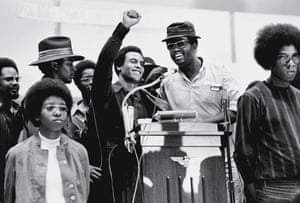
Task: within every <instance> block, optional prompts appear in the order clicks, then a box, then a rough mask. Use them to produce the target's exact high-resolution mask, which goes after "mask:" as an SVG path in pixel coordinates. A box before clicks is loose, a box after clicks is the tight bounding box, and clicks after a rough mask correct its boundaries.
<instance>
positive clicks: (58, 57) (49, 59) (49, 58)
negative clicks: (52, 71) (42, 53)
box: [29, 54, 84, 66]
mask: <svg viewBox="0 0 300 203" xmlns="http://www.w3.org/2000/svg"><path fill="white" fill-rule="evenodd" d="M63 58H67V59H69V60H71V61H80V60H83V59H84V57H83V56H80V55H74V54H65V55H63V54H62V55H59V56H51V57H48V58H44V59H42V60H40V59H39V60H37V61H34V62H32V63H31V64H29V65H30V66H36V65H39V64H42V63H47V62H50V61H55V60H59V59H63Z"/></svg>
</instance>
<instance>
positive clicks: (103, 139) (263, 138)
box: [0, 10, 300, 203]
mask: <svg viewBox="0 0 300 203" xmlns="http://www.w3.org/2000/svg"><path fill="white" fill-rule="evenodd" d="M140 20H141V14H140V13H138V12H137V11H135V10H128V11H124V13H123V18H122V20H121V22H120V23H119V24H118V25H116V27H115V29H114V30H113V32H112V34H111V36H110V37H109V38H108V39H107V41H106V42H105V44H104V46H103V47H102V48H101V49H100V50H99V55H98V58H97V61H95V62H94V61H92V60H89V59H85V57H84V56H81V55H77V54H74V53H73V50H72V45H71V40H70V38H69V37H67V36H51V37H47V38H45V39H43V40H41V41H40V43H39V45H38V51H39V57H38V60H36V61H34V62H32V63H31V64H30V65H32V66H38V68H39V70H40V71H41V72H42V73H43V77H42V78H41V79H40V80H38V81H36V82H35V83H34V84H33V85H32V86H31V87H30V88H29V90H28V91H27V93H26V94H25V96H24V98H23V99H22V101H21V102H20V103H17V102H16V99H18V97H19V79H20V75H19V69H18V67H17V65H16V62H15V61H14V60H13V59H10V58H7V57H0V146H1V147H0V183H1V184H0V203H4V202H5V203H24V202H42V203H45V202H47V203H54V202H55V203H67V202H78V203H84V202H88V203H95V202H105V203H129V202H136V203H141V202H143V183H142V179H141V178H138V177H139V175H141V173H142V171H141V170H140V166H139V164H140V161H139V160H140V158H141V155H142V148H141V143H140V142H141V141H140V137H139V136H138V122H137V121H138V119H141V118H152V117H153V115H154V113H155V112H156V111H158V110H161V111H164V110H193V111H196V112H197V121H199V122H209V123H224V122H228V121H229V122H230V123H235V125H236V131H234V135H233V137H234V139H233V143H231V145H232V147H233V149H232V154H231V155H232V160H233V161H232V165H230V166H231V167H232V170H233V171H234V173H233V174H234V175H233V176H234V177H233V179H234V180H233V181H234V185H235V193H234V194H235V200H234V201H235V202H240V203H245V202H247V203H249V202H275V203H276V202H278V203H279V202H297V199H299V197H298V196H299V195H300V125H299V123H300V107H299V105H298V103H299V102H300V90H298V88H300V85H299V84H300V77H299V75H300V55H299V54H300V30H299V29H298V28H297V27H295V26H293V25H291V24H271V25H266V26H265V27H263V28H262V29H261V30H260V31H259V32H258V35H257V38H256V41H255V47H254V57H255V60H256V62H257V63H258V64H259V65H260V66H261V67H262V68H263V69H265V70H268V71H270V76H269V77H268V78H266V79H265V80H264V81H254V82H253V83H251V84H249V85H248V87H247V88H246V90H245V91H244V92H241V91H239V90H238V89H237V86H236V81H235V79H234V78H233V77H232V76H231V74H230V71H229V68H228V67H226V66H224V65H216V64H213V63H210V62H208V61H207V60H206V59H205V58H203V57H201V56H198V55H197V48H198V40H199V39H200V38H201V37H200V36H199V35H197V33H196V30H195V28H194V25H193V24H192V23H191V22H189V21H184V22H174V23H172V24H170V25H169V26H168V27H167V28H166V34H167V35H166V38H164V39H162V42H163V43H165V44H166V48H167V50H168V51H169V55H170V59H171V60H172V61H173V62H174V63H175V64H176V66H177V69H176V71H175V72H172V73H170V74H168V75H167V76H166V75H165V73H166V72H168V69H167V68H166V67H161V66H160V65H157V64H156V63H155V62H154V60H153V59H152V58H151V57H146V56H144V54H143V51H142V49H141V48H140V47H137V46H134V45H127V46H122V45H123V40H124V39H125V37H126V36H127V34H128V33H129V32H130V29H131V28H132V27H133V26H135V25H136V24H138V23H139V21H140ZM74 63H76V64H75V65H74ZM114 72H115V73H116V75H117V76H118V80H117V81H116V82H113V73H114ZM158 78H160V80H159V81H160V83H159V85H156V86H155V89H154V88H153V87H151V88H149V89H148V90H149V91H147V94H146V93H145V92H141V91H137V92H135V93H134V94H133V95H131V96H130V97H128V98H126V96H127V94H128V93H129V92H131V91H132V90H134V89H135V88H137V87H139V86H141V85H144V84H149V83H151V82H153V81H155V80H156V79H158ZM72 81H74V83H75V85H76V86H77V88H78V89H79V90H80V92H81V99H80V100H78V101H75V102H73V97H72V94H71V92H70V90H69V89H68V87H67V86H66V84H69V83H71V82H72ZM151 93H152V95H151V96H149V94H151ZM125 98H126V99H127V101H126V105H127V114H128V115H131V117H130V118H131V122H130V125H129V124H128V123H129V122H124V119H125V118H124V116H125V114H124V109H123V102H124V99H125ZM224 102H225V103H226V105H225V106H226V109H224V108H225V107H224ZM224 111H226V113H224ZM128 125H129V126H130V130H131V131H130V132H128V130H127V127H128ZM225 125H226V123H225ZM226 161H230V162H231V160H226ZM240 175H241V177H242V178H240ZM297 195H298V196H297Z"/></svg>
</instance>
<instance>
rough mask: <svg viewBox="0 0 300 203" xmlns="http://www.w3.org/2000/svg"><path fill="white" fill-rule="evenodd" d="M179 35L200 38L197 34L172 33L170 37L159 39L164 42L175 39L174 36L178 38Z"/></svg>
mask: <svg viewBox="0 0 300 203" xmlns="http://www.w3.org/2000/svg"><path fill="white" fill-rule="evenodd" d="M179 37H190V38H195V39H200V38H201V37H199V36H197V35H172V36H170V37H167V38H165V39H163V40H161V41H162V42H166V41H169V40H171V39H175V38H179Z"/></svg>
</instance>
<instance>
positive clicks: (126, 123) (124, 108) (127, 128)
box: [121, 76, 163, 152]
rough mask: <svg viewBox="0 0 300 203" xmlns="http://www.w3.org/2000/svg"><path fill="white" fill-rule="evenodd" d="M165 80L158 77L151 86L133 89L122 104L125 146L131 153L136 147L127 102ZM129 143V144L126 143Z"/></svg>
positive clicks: (146, 85)
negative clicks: (138, 93)
mask: <svg viewBox="0 0 300 203" xmlns="http://www.w3.org/2000/svg"><path fill="white" fill-rule="evenodd" d="M162 78H163V76H161V77H158V78H157V79H156V80H154V81H153V82H151V83H149V84H145V85H141V86H138V87H136V88H134V89H132V90H131V91H130V92H129V93H128V94H127V95H126V96H125V97H124V99H123V101H122V104H121V108H122V117H123V124H124V131H125V136H124V137H125V144H126V145H127V144H128V146H126V147H127V150H128V151H129V152H132V149H130V146H132V145H134V142H133V139H132V136H131V133H130V132H131V129H130V128H131V127H130V126H129V121H128V115H127V113H128V104H127V100H128V98H129V97H130V96H131V95H133V94H134V93H135V92H137V91H139V90H143V91H146V90H145V89H146V88H148V87H152V86H154V85H156V84H157V83H159V82H160V81H161V79H162ZM126 141H127V143H126Z"/></svg>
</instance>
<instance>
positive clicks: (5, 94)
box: [0, 57, 22, 203]
mask: <svg viewBox="0 0 300 203" xmlns="http://www.w3.org/2000/svg"><path fill="white" fill-rule="evenodd" d="M19 79H20V76H19V71H18V68H17V65H16V63H15V62H14V61H13V60H12V59H9V58H4V57H0V202H1V203H2V202H4V200H3V183H4V167H5V154H6V153H7V151H8V150H9V149H10V147H12V146H13V145H15V144H16V143H17V136H18V134H19V131H20V130H21V127H22V119H21V118H22V117H21V116H19V115H20V114H19V113H18V110H19V105H18V104H17V103H16V102H15V101H14V100H15V99H17V98H18V97H19Z"/></svg>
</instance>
